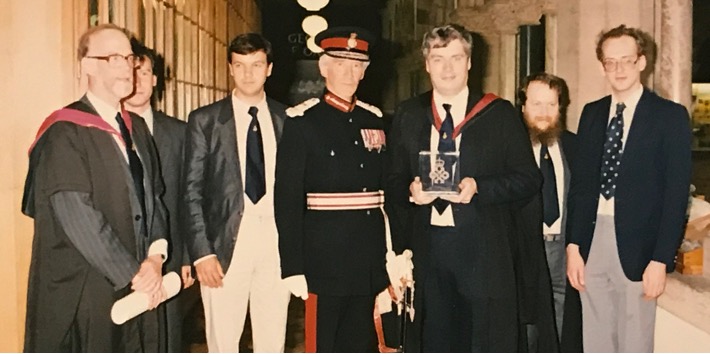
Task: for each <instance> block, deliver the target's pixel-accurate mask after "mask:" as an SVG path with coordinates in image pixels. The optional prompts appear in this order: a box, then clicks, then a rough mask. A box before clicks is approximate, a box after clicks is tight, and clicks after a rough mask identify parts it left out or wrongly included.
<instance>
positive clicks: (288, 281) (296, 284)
mask: <svg viewBox="0 0 710 354" xmlns="http://www.w3.org/2000/svg"><path fill="white" fill-rule="evenodd" d="M284 284H285V285H286V288H287V289H288V291H290V292H291V294H293V295H294V296H296V297H300V298H301V299H303V300H306V299H308V283H306V277H305V276H304V275H303V274H300V275H292V276H290V277H288V278H284Z"/></svg>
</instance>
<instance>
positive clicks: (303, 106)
mask: <svg viewBox="0 0 710 354" xmlns="http://www.w3.org/2000/svg"><path fill="white" fill-rule="evenodd" d="M318 102H320V99H319V98H316V97H314V98H311V99H307V100H305V101H303V102H301V103H299V104H298V105H295V106H293V107H289V108H286V115H288V116H289V117H291V118H294V117H300V116H302V115H303V113H306V111H307V110H309V109H310V108H311V107H313V106H315V105H316V104H318Z"/></svg>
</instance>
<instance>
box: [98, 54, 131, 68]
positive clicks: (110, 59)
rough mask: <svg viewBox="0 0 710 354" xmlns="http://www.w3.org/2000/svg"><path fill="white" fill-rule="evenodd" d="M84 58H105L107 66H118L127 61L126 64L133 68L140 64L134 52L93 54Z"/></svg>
mask: <svg viewBox="0 0 710 354" xmlns="http://www.w3.org/2000/svg"><path fill="white" fill-rule="evenodd" d="M86 58H89V59H98V60H105V61H106V62H107V63H108V65H109V66H111V67H114V68H118V67H120V66H121V65H124V64H125V63H128V66H130V67H132V68H135V67H137V66H138V65H139V64H140V61H139V60H138V57H137V56H136V55H135V54H128V55H121V54H109V55H103V56H99V55H94V56H86Z"/></svg>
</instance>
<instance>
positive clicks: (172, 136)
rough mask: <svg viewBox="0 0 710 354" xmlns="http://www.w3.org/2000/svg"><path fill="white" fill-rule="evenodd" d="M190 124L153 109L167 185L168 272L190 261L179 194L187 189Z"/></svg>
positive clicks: (163, 197)
mask: <svg viewBox="0 0 710 354" xmlns="http://www.w3.org/2000/svg"><path fill="white" fill-rule="evenodd" d="M186 128H187V124H186V123H185V122H183V121H181V120H179V119H176V118H173V117H170V116H168V115H166V114H165V113H163V112H160V111H156V110H153V139H154V140H155V146H156V148H157V150H158V157H159V159H160V171H161V175H162V176H163V182H164V184H165V194H163V196H162V200H163V203H164V204H165V208H166V209H167V211H168V217H167V219H168V223H167V225H168V236H169V240H170V247H169V256H168V261H167V262H166V265H165V267H166V269H167V270H168V271H179V270H180V267H181V266H182V265H184V264H190V260H189V258H188V257H187V250H186V248H185V242H184V238H185V236H184V232H183V230H182V229H181V228H180V225H179V220H180V217H181V216H180V208H179V199H180V198H179V195H181V194H182V193H183V191H184V186H183V182H184V178H183V176H184V170H185V169H184V168H183V166H184V164H183V161H184V151H185V131H186Z"/></svg>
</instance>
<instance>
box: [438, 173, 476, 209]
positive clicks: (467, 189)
mask: <svg viewBox="0 0 710 354" xmlns="http://www.w3.org/2000/svg"><path fill="white" fill-rule="evenodd" d="M477 192H478V184H477V183H476V180H475V179H473V178H472V177H466V178H464V179H462V180H461V182H460V183H459V194H456V195H443V196H441V199H444V200H448V201H449V202H451V203H460V204H468V203H470V202H471V199H472V198H473V195H474V194H476V193H477Z"/></svg>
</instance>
